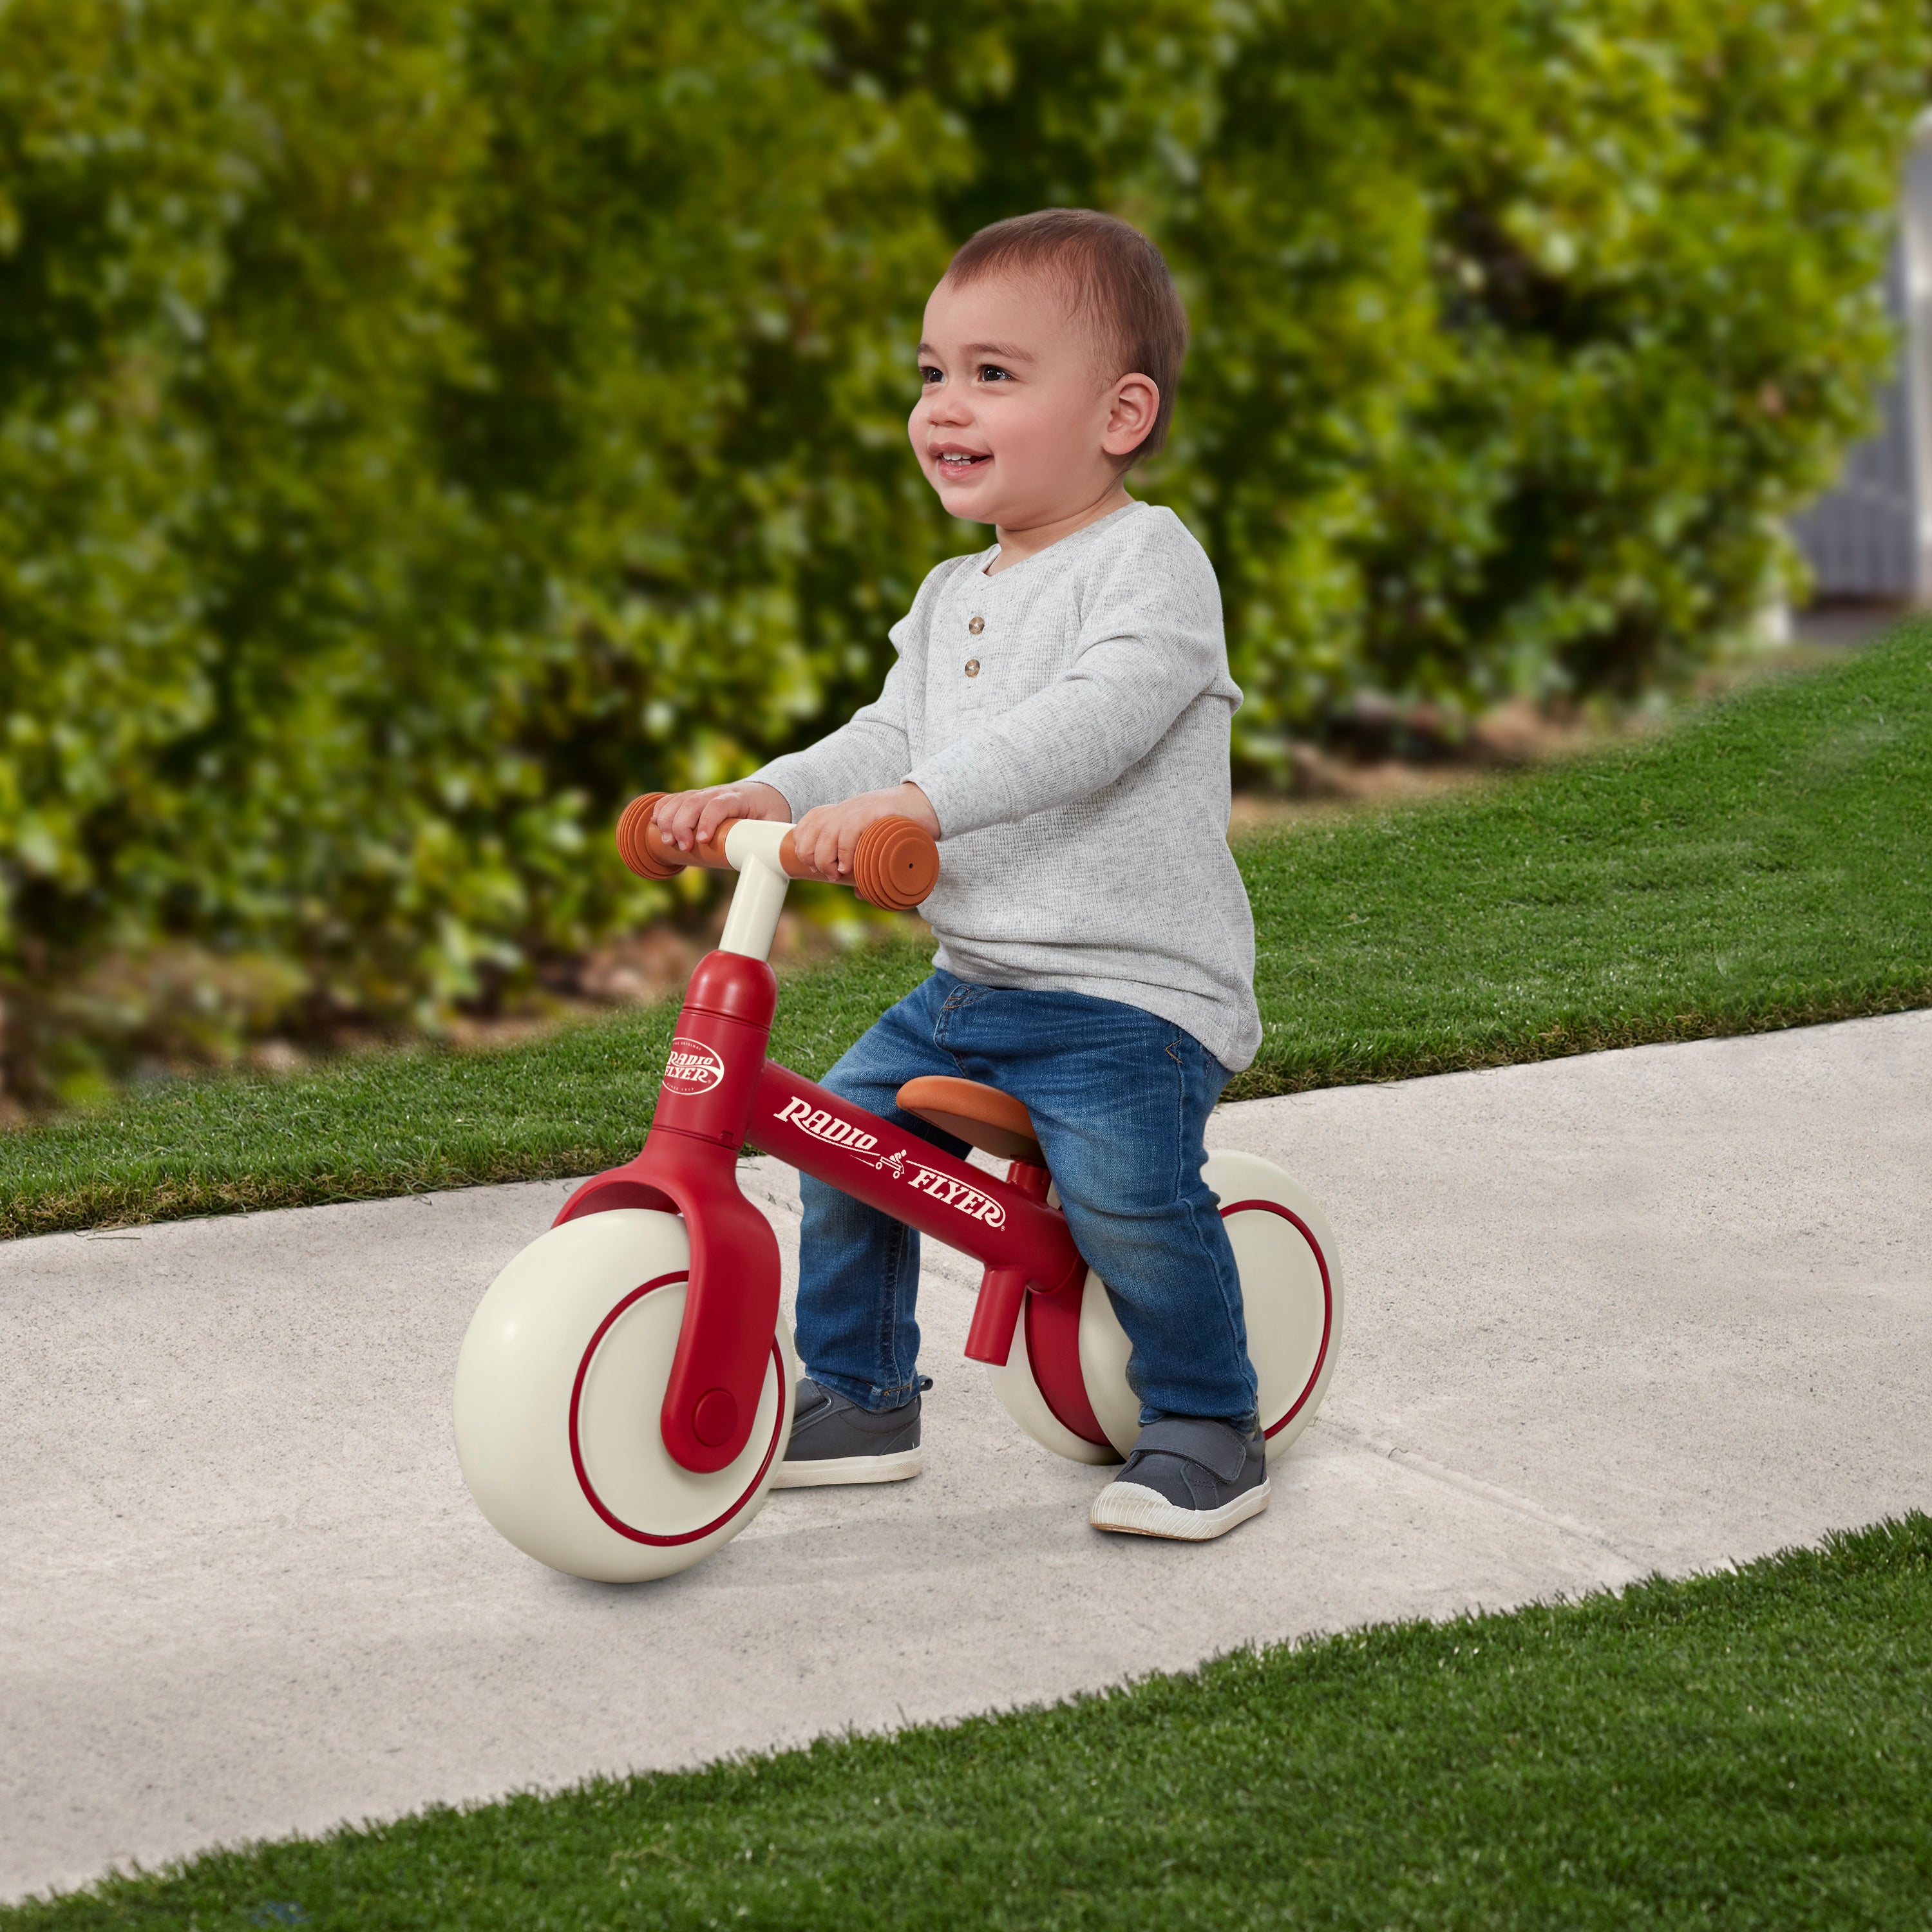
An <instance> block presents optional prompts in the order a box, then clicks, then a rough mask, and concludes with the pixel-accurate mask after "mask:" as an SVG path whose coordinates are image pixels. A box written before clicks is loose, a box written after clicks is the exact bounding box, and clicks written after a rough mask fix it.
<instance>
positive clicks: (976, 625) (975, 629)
mask: <svg viewBox="0 0 1932 1932" xmlns="http://www.w3.org/2000/svg"><path fill="white" fill-rule="evenodd" d="M966 628H967V629H968V630H969V631H971V632H972V634H974V637H977V636H978V635H979V634H980V632H981V631H983V630H984V629H985V628H986V619H985V618H983V617H975V618H974V619H971V621H970V622H968V625H967V626H966Z"/></svg>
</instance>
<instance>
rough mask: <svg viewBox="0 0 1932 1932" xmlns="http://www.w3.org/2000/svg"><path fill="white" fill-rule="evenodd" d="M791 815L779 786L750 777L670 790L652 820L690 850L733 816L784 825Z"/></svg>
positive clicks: (682, 848) (662, 830)
mask: <svg viewBox="0 0 1932 1932" xmlns="http://www.w3.org/2000/svg"><path fill="white" fill-rule="evenodd" d="M790 816H791V807H790V805H788V804H787V802H786V801H785V795H784V793H783V792H781V791H780V790H778V787H776V786H775V785H768V784H759V783H757V781H756V780H755V779H747V780H745V781H741V782H740V783H739V784H721V785H707V786H706V787H705V788H704V789H703V790H702V791H673V792H667V793H665V794H664V796H663V797H662V798H661V799H658V805H657V809H656V810H655V811H653V812H652V814H651V822H652V823H653V824H654V825H655V826H656V827H657V829H658V830H659V831H660V832H662V833H663V834H664V836H665V837H666V838H668V839H669V840H670V841H671V843H672V844H673V845H675V846H676V847H677V849H678V850H679V851H680V852H688V851H690V850H691V849H692V847H694V846H698V845H702V844H706V842H707V841H709V840H710V839H712V838H715V836H716V835H717V832H718V827H719V826H721V825H728V824H729V823H730V822H731V820H733V819H734V818H771V819H776V820H778V821H779V822H780V823H783V822H784V820H786V819H788V818H789V817H790Z"/></svg>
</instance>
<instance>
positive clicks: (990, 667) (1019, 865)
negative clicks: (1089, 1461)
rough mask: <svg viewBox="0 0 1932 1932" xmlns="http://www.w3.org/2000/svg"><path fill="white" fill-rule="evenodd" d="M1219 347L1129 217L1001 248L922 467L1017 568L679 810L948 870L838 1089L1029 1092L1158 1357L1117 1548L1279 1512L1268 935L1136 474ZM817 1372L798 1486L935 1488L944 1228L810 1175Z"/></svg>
mask: <svg viewBox="0 0 1932 1932" xmlns="http://www.w3.org/2000/svg"><path fill="white" fill-rule="evenodd" d="M1186 352H1187V316H1186V314H1185V312H1184V310H1183V309H1182V307H1181V299H1180V297H1179V296H1178V294H1177V293H1175V287H1174V284H1173V283H1172V281H1171V280H1170V279H1169V275H1168V272H1167V266H1166V263H1164V262H1163V260H1162V259H1161V257H1160V254H1159V252H1158V251H1157V250H1156V249H1155V248H1154V246H1153V245H1152V244H1151V242H1148V241H1147V240H1146V239H1145V237H1143V236H1141V235H1140V234H1139V233H1137V232H1136V230H1135V229H1133V228H1130V226H1127V224H1126V223H1124V222H1121V221H1117V220H1113V219H1112V217H1109V216H1106V215H1103V214H1092V213H1089V212H1088V211H1084V210H1080V209H1069V208H1055V209H1051V210H1049V211H1046V212H1043V213H1041V214H1031V215H1025V216H1022V217H1019V218H1018V219H1016V220H1011V221H1002V222H999V223H995V225H994V226H992V227H990V228H985V229H981V230H980V233H978V234H977V235H975V236H974V237H973V239H971V241H970V242H968V243H967V244H966V245H965V247H964V248H962V249H961V250H960V251H959V254H957V255H956V256H955V257H953V263H952V266H950V268H949V269H947V273H946V275H945V278H944V280H943V281H941V283H940V284H939V286H938V287H937V288H936V289H935V290H934V291H933V293H932V299H931V300H930V301H929V302H928V303H927V305H926V324H925V340H924V341H922V343H921V344H919V367H920V371H921V377H922V383H923V388H922V392H921V394H920V397H919V402H918V404H917V405H916V407H914V409H913V413H912V419H911V424H910V430H911V436H912V444H913V449H914V451H915V452H916V453H917V455H918V457H919V462H920V464H921V466H922V467H923V469H925V472H926V477H927V479H928V480H929V481H930V482H931V483H932V487H934V488H935V490H938V493H939V497H940V501H941V502H942V503H944V505H945V506H946V508H947V511H949V512H950V514H952V515H953V516H955V517H964V518H966V519H968V520H971V521H974V522H977V523H990V524H992V526H993V527H994V531H995V535H996V537H997V538H998V541H997V542H996V543H995V545H994V547H992V549H990V550H986V551H984V552H983V553H980V555H978V556H962V557H955V558H953V559H951V560H950V562H945V563H942V564H941V565H939V567H938V568H937V569H936V570H935V571H933V572H932V574H931V575H930V576H929V577H927V578H926V581H925V583H923V584H922V586H920V589H919V594H918V595H917V597H916V598H915V599H914V600H913V607H912V609H911V610H910V611H909V612H908V613H907V615H906V616H904V618H903V619H901V620H900V622H898V624H896V625H894V627H893V628H892V642H893V643H894V645H895V646H897V648H898V661H897V662H896V663H895V664H894V665H893V667H892V670H890V671H889V673H887V676H886V681H885V685H884V688H883V691H881V693H880V697H879V698H878V700H877V703H873V704H869V705H868V706H865V708H864V709H862V710H861V711H859V712H858V713H857V714H856V715H855V716H854V717H853V718H852V720H851V721H850V723H849V724H844V725H842V726H841V727H840V728H839V729H838V730H836V731H835V732H833V733H832V734H831V735H830V736H829V737H826V738H824V739H821V740H820V742H818V743H817V744H816V745H813V746H812V747H811V749H810V750H809V751H801V752H796V753H794V754H792V755H791V756H790V757H782V758H778V759H775V760H773V761H772V763H769V764H768V765H766V766H765V767H764V768H763V769H762V770H761V771H760V772H757V774H756V775H755V776H754V777H753V778H750V779H748V780H747V781H745V782H744V783H742V784H732V785H718V786H714V787H711V788H710V789H709V790H703V791H692V792H685V793H679V794H676V795H673V796H670V797H668V798H667V799H664V801H663V802H662V803H661V804H660V805H659V806H658V811H657V822H658V824H659V825H660V826H661V827H662V828H663V829H664V832H666V833H667V835H669V836H670V837H671V838H673V839H674V840H676V842H677V843H678V844H679V846H681V847H683V848H684V849H685V850H688V849H689V848H690V847H691V844H693V843H694V841H695V840H697V839H700V838H709V836H710V835H711V834H712V831H713V830H714V829H715V827H716V826H718V825H719V824H721V823H722V822H723V821H724V820H727V819H730V818H737V817H753V818H768V819H778V820H784V819H792V820H796V821H797V824H798V832H797V835H796V847H797V850H798V853H799V856H800V857H801V858H802V859H805V860H806V861H807V862H808V863H810V864H812V865H815V866H816V867H817V869H818V870H819V871H820V872H822V873H825V874H847V875H849V874H850V869H851V865H852V855H853V846H854V844H855V843H856V840H857V838H858V836H859V833H860V832H862V830H863V829H865V826H868V825H869V824H871V823H872V822H873V821H874V820H875V819H878V818H881V817H886V816H888V815H889V814H898V815H901V816H903V817H907V818H911V819H914V820H917V822H918V823H920V824H922V825H923V826H925V827H926V829H927V830H928V831H929V832H932V834H933V835H935V837H936V838H943V839H944V841H945V845H944V850H943V852H942V854H941V858H942V866H941V877H940V883H939V884H938V887H937V888H936V889H935V891H934V892H933V895H932V898H930V899H929V901H927V902H926V907H925V908H924V910H925V912H926V916H927V918H928V919H929V920H930V921H931V922H932V928H933V930H934V932H935V934H936V935H937V936H938V940H939V950H938V953H937V954H936V956H935V959H934V962H933V963H934V965H935V969H936V970H935V972H934V974H933V975H932V978H930V979H929V980H927V981H926V983H925V984H924V985H923V986H921V987H920V988H919V989H918V991H917V992H914V993H912V994H911V995H908V997H907V998H905V999H904V1000H901V1001H900V1002H899V1004H898V1005H897V1006H895V1007H893V1008H892V1010H891V1011H890V1012H889V1013H886V1015H885V1016H884V1017H883V1019H880V1021H879V1022H878V1024H877V1025H875V1026H874V1028H872V1029H871V1031H870V1032H869V1033H868V1034H866V1035H865V1037H864V1038H863V1039H862V1040H860V1041H859V1043H858V1044H857V1045H856V1046H854V1047H853V1049H852V1050H851V1052H849V1053H847V1055H845V1056H844V1058H843V1059H842V1060H841V1061H839V1062H838V1065H837V1066H835V1067H833V1068H832V1071H831V1072H830V1073H829V1074H827V1075H826V1078H825V1083H824V1084H825V1085H826V1086H828V1087H829V1088H831V1089H832V1091H833V1092H835V1093H837V1094H842V1095H844V1097H847V1099H850V1100H853V1101H854V1102H856V1103H857V1104H858V1105H859V1106H863V1107H866V1108H869V1109H871V1111H872V1112H874V1113H876V1114H880V1115H883V1116H884V1117H885V1118H886V1119H887V1120H889V1121H892V1122H893V1123H894V1124H895V1126H898V1127H903V1128H904V1130H906V1132H907V1133H910V1134H917V1135H921V1136H924V1137H925V1138H926V1139H929V1140H934V1141H937V1142H939V1143H940V1144H941V1145H946V1146H948V1147H950V1148H952V1149H953V1151H958V1152H963V1151H965V1150H964V1147H963V1144H962V1143H960V1142H956V1141H952V1140H950V1139H948V1137H947V1136H944V1134H942V1133H939V1132H938V1130H935V1129H934V1128H933V1127H930V1126H929V1125H928V1124H926V1123H925V1122H923V1121H919V1120H917V1119H916V1118H913V1116H911V1115H907V1114H904V1113H902V1112H900V1111H899V1109H898V1107H897V1106H896V1105H895V1100H894V1096H895V1094H896V1093H897V1091H898V1088H900V1087H901V1085H904V1082H907V1080H910V1079H913V1077H914V1076H917V1075H920V1074H930V1073H944V1074H953V1075H958V1076H963V1077H965V1078H966V1079H971V1080H978V1081H983V1082H986V1084H988V1085H991V1086H994V1087H998V1088H1001V1090H1002V1091H1005V1092H1007V1093H1009V1094H1013V1096H1014V1097H1016V1098H1017V1099H1019V1100H1021V1101H1022V1102H1024V1103H1025V1106H1026V1107H1027V1109H1028V1112H1030V1113H1031V1115H1032V1118H1033V1123H1034V1130H1035V1132H1036V1133H1037V1134H1038V1136H1039V1137H1040V1144H1041V1145H1042V1147H1043V1148H1044V1149H1045V1151H1046V1157H1047V1160H1048V1163H1049V1166H1050V1167H1051V1168H1052V1172H1053V1178H1054V1181H1055V1185H1056V1186H1057V1187H1058V1190H1059V1193H1060V1198H1061V1202H1062V1203H1063V1205H1064V1208H1065V1210H1066V1213H1067V1220H1068V1222H1069V1224H1070V1227H1071V1230H1072V1232H1073V1237H1074V1239H1075V1241H1076V1243H1077V1244H1078V1245H1079V1250H1080V1252H1081V1253H1082V1256H1084V1257H1085V1259H1086V1261H1087V1262H1088V1265H1090V1266H1091V1267H1092V1268H1094V1269H1096V1270H1097V1271H1098V1273H1099V1274H1100V1277H1101V1279H1102V1280H1103V1281H1105V1282H1106V1284H1107V1288H1108V1292H1109V1294H1110V1295H1111V1296H1112V1300H1113V1304H1114V1307H1115V1310H1116V1312H1117V1313H1118V1315H1119V1317H1120V1320H1121V1326H1122V1328H1124V1329H1125V1330H1126V1331H1127V1337H1128V1339H1129V1340H1130V1342H1131V1343H1132V1344H1133V1355H1132V1358H1131V1360H1130V1366H1129V1369H1128V1380H1129V1382H1130V1384H1131V1385H1132V1386H1133V1389H1134V1391H1135V1393H1136V1394H1137V1395H1138V1396H1139V1397H1140V1399H1141V1403H1142V1409H1141V1421H1142V1424H1143V1427H1142V1433H1141V1436H1140V1438H1139V1442H1138V1444H1137V1445H1136V1448H1135V1451H1134V1453H1133V1455H1132V1456H1131V1457H1130V1458H1129V1460H1128V1461H1127V1464H1126V1466H1125V1467H1124V1468H1123V1469H1121V1471H1120V1472H1119V1474H1118V1476H1117V1478H1115V1481H1113V1482H1112V1483H1110V1484H1109V1485H1108V1486H1107V1487H1106V1489H1105V1490H1103V1491H1102V1492H1101V1493H1100V1496H1099V1497H1098V1498H1097V1499H1096V1500H1095V1502H1094V1506H1093V1511H1092V1518H1091V1520H1092V1521H1093V1523H1094V1525H1095V1526H1096V1527H1097V1528H1099V1529H1115V1530H1127V1531H1133V1532H1137V1533H1139V1534H1141V1535H1156V1536H1171V1537H1178V1538H1185V1539H1187V1540H1190V1541H1204V1540H1205V1539H1207V1538H1211V1537H1216V1536H1219V1535H1222V1534H1223V1532H1226V1531H1227V1530H1229V1529H1232V1528H1233V1527H1234V1526H1235V1524H1236V1523H1239V1522H1241V1521H1242V1520H1244V1518H1246V1517H1250V1516H1253V1515H1254V1514H1256V1513H1258V1512H1259V1511H1261V1510H1262V1509H1263V1508H1265V1507H1266V1506H1267V1503H1268V1471H1267V1465H1266V1463H1265V1460H1264V1457H1263V1454H1262V1436H1261V1434H1260V1432H1259V1428H1258V1427H1257V1424H1256V1412H1255V1375H1254V1370H1253V1367H1251V1366H1250V1363H1249V1361H1248V1355H1247V1336H1246V1332H1245V1330H1244V1327H1243V1324H1242V1319H1241V1289H1240V1284H1239V1281H1238V1277H1237V1275H1236V1273H1235V1259H1234V1255H1233V1252H1232V1250H1231V1248H1230V1247H1229V1242H1228V1238H1227V1235H1226V1232H1225V1231H1224V1230H1223V1226H1222V1223H1221V1219H1220V1214H1219V1213H1218V1212H1217V1205H1216V1202H1215V1198H1214V1195H1213V1194H1212V1193H1210V1192H1209V1190H1208V1187H1207V1186H1206V1184H1205V1182H1204V1181H1202V1177H1201V1169H1202V1163H1203V1162H1204V1160H1205V1159H1206V1149H1205V1146H1204V1144H1203V1142H1202V1128H1203V1126H1204V1124H1205V1122H1206V1120H1207V1118H1208V1111H1209V1109H1211V1108H1212V1107H1213V1106H1214V1103H1215V1101H1216V1100H1217V1098H1218V1097H1219V1096H1220V1091H1221V1089H1222V1088H1223V1085H1225V1084H1226V1081H1227V1080H1228V1079H1229V1076H1230V1074H1231V1073H1234V1072H1236V1071H1238V1070H1239V1069H1241V1067H1246V1066H1247V1064H1249V1062H1250V1061H1251V1060H1252V1059H1253V1058H1254V1055H1255V1050H1256V1047H1257V1046H1259V1044H1260V1041H1261V1023H1260V1019H1259V1016H1258V1014H1257V1013H1256V1007H1255V999H1254V992H1253V986H1252V980H1253V973H1254V926H1253V919H1252V917H1251V916H1250V913H1249V910H1248V902H1247V894H1246V892H1244V889H1243V888H1242V884H1241V874H1239V872H1238V871H1237V870H1236V869H1235V862H1234V859H1233V858H1232V856H1231V854H1230V853H1229V850H1228V843H1227V826H1228V805H1229V777H1228V736H1229V718H1231V717H1232V715H1233V713H1234V711H1235V707H1236V706H1238V704H1239V703H1240V702H1241V691H1240V690H1239V689H1238V687H1237V686H1236V685H1235V683H1234V682H1233V681H1232V679H1231V678H1230V677H1229V674H1228V661H1227V652H1226V646H1225V645H1224V643H1223V638H1222V633H1221V606H1220V594H1219V591H1218V589H1217V586H1216V583H1215V580H1214V570H1213V568H1212V567H1211V565H1210V564H1209V563H1208V559H1207V557H1206V556H1205V553H1203V552H1202V549H1201V547H1200V545H1199V544H1197V543H1196V541H1194V539H1193V537H1192V536H1190V535H1189V534H1188V532H1187V529H1186V527H1185V526H1184V525H1183V524H1182V523H1181V520H1180V519H1179V518H1178V517H1176V516H1175V514H1174V513H1173V512H1172V511H1170V510H1165V509H1157V508H1153V507H1152V506H1151V505H1147V504H1144V503H1140V502H1136V501H1135V500H1134V499H1133V498H1132V497H1130V496H1129V495H1128V494H1127V490H1126V489H1125V488H1124V487H1123V479H1124V477H1125V476H1126V474H1127V471H1128V470H1129V469H1130V468H1131V467H1132V466H1133V464H1134V463H1136V462H1137V461H1139V460H1140V458H1142V457H1145V456H1151V455H1154V453H1155V452H1157V450H1159V449H1160V447H1161V445H1162V443H1163V441H1164V440H1166V434H1167V428H1168V423H1169V418H1170V417H1171V416H1172V413H1173V409H1174V397H1175V386H1176V384H1177V382H1178V378H1179V377H1180V374H1181V361H1182V359H1183V357H1184V355H1185V353H1186ZM802 1194H803V1197H804V1208H805V1221H804V1233H803V1251H802V1261H801V1265H800V1271H799V1294H798V1349H799V1355H800V1357H801V1358H802V1361H803V1363H804V1365H805V1371H806V1375H805V1378H803V1379H801V1381H800V1383H799V1394H798V1405H797V1417H796V1421H795V1423H794V1424H793V1433H792V1436H791V1441H790V1447H789V1450H788V1452H787V1457H786V1460H785V1461H784V1463H783V1465H782V1466H781V1470H780V1473H779V1475H778V1482H779V1483H780V1484H782V1485H784V1486H786V1487H803V1486H807V1485H811V1484H816V1483H825V1482H889V1481H895V1480H897V1479H898V1478H903V1477H907V1476H911V1475H916V1473H917V1472H918V1469H919V1391H920V1388H921V1387H922V1382H921V1381H920V1379H919V1373H918V1356H919V1329H918V1327H917V1325H916V1322H915V1321H914V1319H913V1304H914V1298H915V1295H916V1289H917V1286H918V1280H919V1238H918V1236H917V1235H916V1234H915V1233H913V1232H912V1230H911V1229H907V1228H905V1227H903V1226H901V1225H900V1224H899V1223H897V1222H895V1221H893V1220H890V1219H889V1218H888V1217H886V1216H885V1215H883V1214H880V1213H878V1212H877V1211H875V1210H874V1209H872V1208H867V1207H865V1206H862V1205H861V1204H860V1203H859V1202H856V1201H854V1200H853V1199H850V1197H849V1196H846V1195H843V1194H840V1193H837V1192H836V1191H835V1190H833V1189H832V1188H830V1187H826V1186H825V1185H824V1184H822V1183H820V1182H817V1181H811V1180H809V1179H807V1180H805V1181H803V1182H802Z"/></svg>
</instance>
